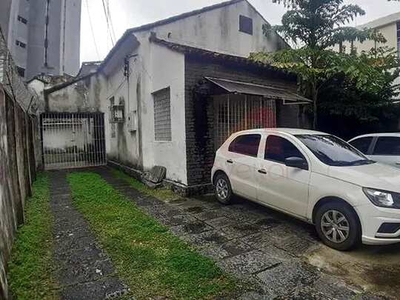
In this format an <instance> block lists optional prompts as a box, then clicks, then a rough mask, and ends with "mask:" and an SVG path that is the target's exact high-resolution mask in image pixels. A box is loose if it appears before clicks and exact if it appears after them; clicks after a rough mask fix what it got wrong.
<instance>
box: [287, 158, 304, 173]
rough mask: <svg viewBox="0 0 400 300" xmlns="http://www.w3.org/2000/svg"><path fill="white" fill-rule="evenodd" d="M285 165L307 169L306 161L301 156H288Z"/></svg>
mask: <svg viewBox="0 0 400 300" xmlns="http://www.w3.org/2000/svg"><path fill="white" fill-rule="evenodd" d="M285 165H286V166H288V167H292V168H298V169H302V170H308V163H307V161H306V160H305V159H304V158H301V157H288V158H286V160H285Z"/></svg>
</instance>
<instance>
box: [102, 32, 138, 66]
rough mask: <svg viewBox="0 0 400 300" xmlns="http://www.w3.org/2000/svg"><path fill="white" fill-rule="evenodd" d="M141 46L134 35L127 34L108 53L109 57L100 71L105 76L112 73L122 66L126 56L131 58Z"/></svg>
mask: <svg viewBox="0 0 400 300" xmlns="http://www.w3.org/2000/svg"><path fill="white" fill-rule="evenodd" d="M139 45H140V42H139V41H138V39H137V38H136V36H135V35H134V34H133V33H130V32H128V31H126V32H125V34H124V35H123V37H122V38H121V39H120V40H119V41H118V42H117V44H116V45H115V46H114V48H112V50H111V51H110V52H109V53H108V55H107V57H106V58H105V59H104V60H103V62H102V64H101V65H100V66H99V68H98V71H102V72H104V73H105V74H108V73H111V72H112V71H113V70H114V69H115V68H117V67H119V66H120V65H121V61H122V62H123V61H124V59H125V57H126V56H129V55H130V54H132V52H134V50H135V49H136V48H137V47H138V46H139Z"/></svg>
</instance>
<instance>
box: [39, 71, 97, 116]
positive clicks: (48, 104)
mask: <svg viewBox="0 0 400 300" xmlns="http://www.w3.org/2000/svg"><path fill="white" fill-rule="evenodd" d="M99 89H101V87H100V85H99V83H98V80H97V78H96V77H95V76H91V77H86V79H83V80H80V81H77V82H75V83H72V84H70V85H68V86H66V87H65V88H63V89H60V90H57V91H55V92H52V93H47V95H46V96H45V97H44V101H45V110H46V112H87V113H90V112H99V111H100V101H101V98H100V91H99ZM45 94H46V92H45Z"/></svg>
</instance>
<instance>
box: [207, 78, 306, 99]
mask: <svg viewBox="0 0 400 300" xmlns="http://www.w3.org/2000/svg"><path fill="white" fill-rule="evenodd" d="M206 79H207V80H208V81H210V82H211V83H213V84H215V85H217V86H218V87H219V88H222V89H223V90H225V91H226V92H228V93H230V94H243V95H256V96H263V97H265V98H269V99H273V100H281V101H283V102H284V104H285V105H293V104H297V105H299V104H310V103H311V102H312V101H311V100H310V99H307V98H305V97H303V96H301V95H299V94H297V93H294V92H290V91H287V90H284V89H281V88H278V87H275V86H271V85H259V84H254V83H248V82H241V81H234V80H229V79H223V78H214V77H206Z"/></svg>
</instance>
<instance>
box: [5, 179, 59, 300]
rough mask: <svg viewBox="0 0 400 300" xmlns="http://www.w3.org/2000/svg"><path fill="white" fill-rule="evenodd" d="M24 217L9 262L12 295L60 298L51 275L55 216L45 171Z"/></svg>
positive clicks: (22, 298)
mask: <svg viewBox="0 0 400 300" xmlns="http://www.w3.org/2000/svg"><path fill="white" fill-rule="evenodd" d="M25 217H26V219H25V224H24V225H23V226H22V227H20V228H19V230H18V233H17V239H16V241H15V244H14V247H13V251H12V254H11V260H10V263H9V273H8V282H9V283H10V290H11V294H12V296H13V298H14V299H18V300H25V299H26V300H35V299H38V300H39V299H40V300H50V299H58V295H57V292H56V290H57V284H56V282H55V280H54V279H53V277H52V274H53V268H54V262H53V259H52V253H53V237H52V230H53V216H52V213H51V210H50V190H49V181H48V178H47V176H46V175H45V174H39V175H38V178H37V180H36V182H35V183H34V184H33V195H32V197H31V198H30V199H28V201H27V202H26V208H25Z"/></svg>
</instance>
